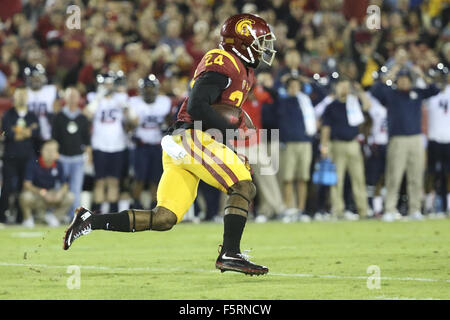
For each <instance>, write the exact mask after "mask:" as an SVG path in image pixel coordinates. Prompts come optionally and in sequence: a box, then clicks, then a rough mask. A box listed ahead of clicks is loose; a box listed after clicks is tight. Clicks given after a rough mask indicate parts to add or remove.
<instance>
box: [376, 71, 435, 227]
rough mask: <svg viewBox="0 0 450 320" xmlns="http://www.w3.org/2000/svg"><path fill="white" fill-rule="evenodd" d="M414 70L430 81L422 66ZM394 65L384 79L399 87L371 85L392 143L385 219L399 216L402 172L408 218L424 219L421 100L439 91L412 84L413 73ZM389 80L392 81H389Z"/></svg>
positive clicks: (389, 150) (389, 148)
mask: <svg viewBox="0 0 450 320" xmlns="http://www.w3.org/2000/svg"><path fill="white" fill-rule="evenodd" d="M411 71H412V72H414V73H415V74H417V76H419V77H420V78H422V79H423V80H425V81H426V82H427V83H430V82H431V80H430V79H429V78H428V77H427V76H425V75H424V74H423V72H422V70H421V69H420V68H418V67H417V66H416V67H413V68H412V69H411ZM411 71H409V70H406V69H402V66H401V65H398V64H396V65H394V67H393V68H392V69H391V71H390V72H389V73H388V74H387V75H386V78H385V79H383V80H384V81H391V82H392V80H391V79H394V80H395V84H396V86H397V88H396V89H394V88H392V87H391V86H388V85H386V84H384V83H381V82H380V83H377V84H375V85H374V87H373V88H372V90H371V92H372V95H373V96H374V97H375V98H377V99H378V100H379V101H380V102H381V104H383V105H384V106H386V108H387V110H388V114H387V117H388V131H389V144H388V149H387V160H386V175H385V176H386V192H387V193H386V204H385V213H384V215H383V220H384V221H388V222H389V221H393V220H395V216H396V206H397V200H398V192H399V190H400V186H401V183H402V179H403V175H404V174H405V172H406V176H407V191H408V208H409V217H410V218H411V219H415V220H421V219H423V216H422V213H421V205H422V204H421V201H422V192H423V175H424V165H425V146H424V143H423V137H422V128H421V122H422V102H423V100H424V99H427V98H430V97H432V96H434V95H436V94H438V93H439V89H438V88H437V87H436V86H435V85H433V84H431V85H429V86H428V87H427V88H425V89H419V88H415V87H413V86H412V80H413V79H412V77H413V75H412V73H411ZM388 83H389V82H388Z"/></svg>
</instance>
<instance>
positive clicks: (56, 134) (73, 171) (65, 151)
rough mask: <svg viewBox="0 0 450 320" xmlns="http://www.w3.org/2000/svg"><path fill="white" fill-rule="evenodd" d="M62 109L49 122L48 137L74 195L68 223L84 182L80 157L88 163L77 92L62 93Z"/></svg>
mask: <svg viewBox="0 0 450 320" xmlns="http://www.w3.org/2000/svg"><path fill="white" fill-rule="evenodd" d="M64 100H65V102H66V104H65V106H64V107H63V108H62V110H61V112H59V113H58V114H57V115H56V116H55V119H54V121H53V130H52V136H53V139H55V140H56V141H57V142H58V144H59V145H60V148H59V154H60V156H59V161H60V162H61V164H62V166H63V169H64V176H65V178H66V180H67V182H68V184H69V189H70V192H72V193H73V195H74V201H73V204H72V207H71V208H70V209H69V211H68V212H67V218H68V219H69V221H70V220H72V217H73V213H74V211H75V209H76V208H78V207H79V206H80V197H81V191H82V188H83V179H84V154H85V153H86V155H87V156H88V158H89V160H90V162H91V161H92V150H91V147H90V138H91V137H90V124H89V120H88V119H87V118H86V116H85V115H83V114H82V113H81V111H80V108H79V104H80V93H79V92H78V90H77V89H75V88H73V87H69V88H67V89H66V91H65V94H64Z"/></svg>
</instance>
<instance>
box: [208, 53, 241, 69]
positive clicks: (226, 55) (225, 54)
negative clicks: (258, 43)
mask: <svg viewBox="0 0 450 320" xmlns="http://www.w3.org/2000/svg"><path fill="white" fill-rule="evenodd" d="M209 53H219V54H223V55H224V56H225V57H227V58H228V59H230V60H231V62H232V63H233V65H234V66H235V67H236V69H237V71H238V72H239V73H241V70H240V69H239V67H238V64H237V63H236V59H234V57H233V56H232V55H231V54H229V53H228V52H226V51H225V50H222V49H213V50H210V51H208V52H207V53H206V54H209Z"/></svg>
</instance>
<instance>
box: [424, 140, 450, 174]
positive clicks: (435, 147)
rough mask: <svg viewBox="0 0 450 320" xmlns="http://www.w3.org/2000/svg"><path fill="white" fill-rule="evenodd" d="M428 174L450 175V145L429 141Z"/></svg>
mask: <svg viewBox="0 0 450 320" xmlns="http://www.w3.org/2000/svg"><path fill="white" fill-rule="evenodd" d="M427 158H428V163H427V170H428V173H441V172H442V173H450V143H439V142H436V141H428V148H427Z"/></svg>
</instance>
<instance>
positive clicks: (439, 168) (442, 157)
mask: <svg viewBox="0 0 450 320" xmlns="http://www.w3.org/2000/svg"><path fill="white" fill-rule="evenodd" d="M426 106H427V112H428V148H427V153H428V157H427V159H428V172H427V179H426V184H425V189H426V194H427V195H426V197H425V211H426V212H427V213H431V212H434V211H435V208H434V202H435V196H436V194H437V193H440V191H441V190H436V185H437V184H438V183H439V182H443V180H441V181H437V179H438V178H440V177H444V180H445V184H446V190H447V196H446V203H447V207H446V208H445V207H444V206H443V207H442V210H446V212H447V213H450V129H449V128H450V74H447V85H446V87H445V88H444V89H443V90H442V91H441V92H440V93H439V94H438V95H436V96H434V97H431V98H430V99H429V100H428V102H427V103H426ZM438 213H439V214H442V212H438Z"/></svg>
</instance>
